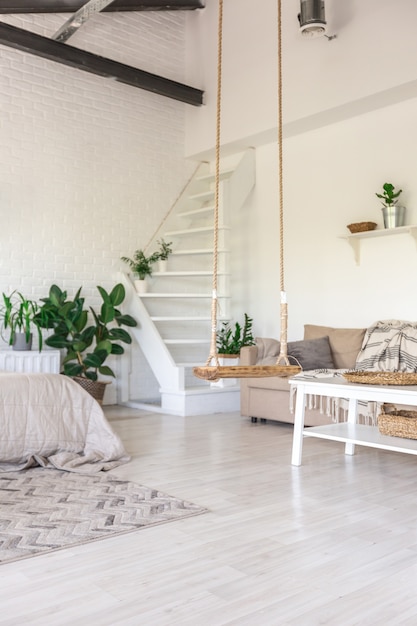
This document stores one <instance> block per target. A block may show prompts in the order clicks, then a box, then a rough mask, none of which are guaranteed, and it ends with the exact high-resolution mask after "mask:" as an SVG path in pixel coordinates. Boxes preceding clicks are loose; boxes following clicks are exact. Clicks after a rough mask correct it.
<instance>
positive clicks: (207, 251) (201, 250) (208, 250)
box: [171, 248, 229, 256]
mask: <svg viewBox="0 0 417 626" xmlns="http://www.w3.org/2000/svg"><path fill="white" fill-rule="evenodd" d="M218 252H219V254H225V253H226V252H229V251H228V250H226V249H225V248H221V249H219V250H218ZM189 254H191V255H193V254H210V255H213V248H199V249H196V250H173V252H172V255H171V256H177V255H184V256H185V255H189Z"/></svg>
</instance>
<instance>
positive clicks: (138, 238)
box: [0, 12, 195, 401]
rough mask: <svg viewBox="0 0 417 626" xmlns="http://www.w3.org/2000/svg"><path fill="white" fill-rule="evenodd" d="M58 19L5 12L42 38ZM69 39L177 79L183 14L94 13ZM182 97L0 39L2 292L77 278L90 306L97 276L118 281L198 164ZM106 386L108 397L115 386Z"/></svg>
mask: <svg viewBox="0 0 417 626" xmlns="http://www.w3.org/2000/svg"><path fill="white" fill-rule="evenodd" d="M3 18H4V19H3ZM67 18H68V15H45V16H44V15H23V16H2V20H3V21H5V22H6V21H7V22H8V23H10V24H12V25H15V26H18V27H21V28H25V29H27V30H31V31H33V32H37V33H38V34H42V35H44V36H51V35H52V34H53V33H54V32H55V31H56V30H57V29H58V28H59V27H60V25H61V24H62V23H63V22H64V21H65V20H66V19H67ZM68 43H69V44H70V45H74V46H77V47H80V48H83V49H88V50H89V51H91V52H94V53H96V54H100V55H102V56H107V57H109V58H113V59H115V60H118V61H121V62H124V63H127V64H130V65H134V66H136V67H139V68H141V69H144V70H146V71H150V72H154V73H157V74H160V75H162V76H166V77H167V78H172V79H173V80H178V81H184V15H183V14H181V12H172V13H165V12H155V13H148V12H146V13H136V14H135V13H120V14H113V13H108V14H100V15H97V16H94V17H93V18H91V20H89V22H87V23H86V24H85V25H84V26H83V27H82V28H81V29H80V30H79V31H78V32H77V33H76V35H75V36H74V37H73V38H72V39H70V40H69V42H68ZM186 106H187V105H184V104H182V103H179V102H176V101H174V100H171V99H168V98H164V97H162V96H157V95H154V94H152V93H148V92H145V91H143V90H139V89H135V88H133V87H129V86H125V85H122V84H120V83H116V82H115V81H112V80H109V79H104V78H100V77H97V76H94V75H92V74H88V73H85V72H81V71H78V70H75V69H72V68H69V67H65V66H63V65H60V64H58V63H54V62H51V61H47V60H44V59H40V58H37V57H35V56H32V55H29V54H26V53H23V52H19V51H15V50H12V49H11V48H7V47H4V46H1V48H0V141H1V144H0V215H1V218H2V227H1V231H0V233H1V234H0V241H1V247H0V290H1V291H5V292H9V291H11V290H13V289H19V290H21V291H23V292H24V293H25V295H27V296H32V297H42V296H44V295H46V294H47V292H48V289H49V286H50V285H51V284H52V283H54V282H55V283H57V284H58V285H60V286H61V287H62V288H65V289H67V290H68V292H69V293H74V292H75V289H76V288H78V287H79V286H80V285H82V286H83V294H84V296H85V297H86V298H87V299H89V302H91V303H92V304H96V303H97V302H98V301H99V300H98V298H97V290H96V285H103V286H104V287H105V288H110V287H111V286H112V285H113V284H115V282H117V280H118V271H119V270H120V269H126V268H125V266H123V264H122V263H121V261H120V260H119V259H120V256H121V255H128V256H130V255H131V254H132V253H133V251H134V250H135V249H136V248H138V247H143V246H145V244H146V243H147V242H148V240H149V238H150V236H151V235H152V233H153V232H154V231H155V229H156V228H157V226H158V224H159V223H160V221H161V219H162V217H163V216H164V214H165V213H166V211H168V209H169V208H170V206H171V204H172V202H173V201H174V199H175V198H176V196H177V194H178V192H179V190H180V189H181V188H182V187H183V185H184V182H185V181H186V180H187V179H188V177H189V175H190V173H191V171H193V169H194V167H195V164H194V163H189V162H186V161H185V160H184V156H183V152H184V147H183V146H184V114H185V107H186ZM140 369H141V371H143V372H144V374H143V376H142V377H138V378H139V379H140V380H139V384H140V385H142V384H143V385H144V388H148V387H149V385H150V384H152V385H153V384H154V382H153V378H152V376H151V375H150V374H149V372H147V368H146V365H145V364H143V363H141V364H140ZM146 372H147V373H146ZM106 394H108V395H107V401H115V398H116V389H115V385H114V384H113V385H112V386H111V388H109V390H108V391H106ZM135 395H136V396H137V395H140V393H139V394H138V393H136V394H135Z"/></svg>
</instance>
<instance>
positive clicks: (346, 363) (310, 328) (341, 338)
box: [304, 324, 366, 369]
mask: <svg viewBox="0 0 417 626" xmlns="http://www.w3.org/2000/svg"><path fill="white" fill-rule="evenodd" d="M365 331H366V328H332V327H331V326H315V325H314V324H306V325H305V326H304V339H318V338H319V337H326V336H327V337H328V338H329V342H330V349H331V351H332V354H333V360H334V364H335V367H336V368H337V369H345V368H347V369H353V368H354V367H355V364H356V357H357V356H358V354H359V351H360V349H361V348H362V342H363V338H364V336H365Z"/></svg>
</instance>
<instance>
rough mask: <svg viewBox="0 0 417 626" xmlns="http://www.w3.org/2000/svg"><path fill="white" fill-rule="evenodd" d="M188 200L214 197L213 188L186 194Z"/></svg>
mask: <svg viewBox="0 0 417 626" xmlns="http://www.w3.org/2000/svg"><path fill="white" fill-rule="evenodd" d="M188 198H189V200H194V201H195V200H198V201H202V200H203V201H204V200H209V199H210V198H214V189H208V190H207V191H203V192H201V193H195V194H194V195H192V196H188Z"/></svg>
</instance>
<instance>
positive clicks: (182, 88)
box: [0, 22, 203, 106]
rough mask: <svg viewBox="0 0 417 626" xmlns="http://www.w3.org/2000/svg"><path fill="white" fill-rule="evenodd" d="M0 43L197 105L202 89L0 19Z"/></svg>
mask: <svg viewBox="0 0 417 626" xmlns="http://www.w3.org/2000/svg"><path fill="white" fill-rule="evenodd" d="M0 44H3V45H4V46H8V47H10V48H14V49H16V50H21V51H23V52H28V53H29V54H34V55H35V56H38V57H42V58H44V59H48V60H50V61H55V62H57V63H61V64H63V65H68V66H70V67H74V68H76V69H79V70H82V71H84V72H89V73H90V74H96V75H97V76H103V77H106V78H113V79H115V80H116V81H118V82H120V83H124V84H125V85H131V86H132V87H138V88H139V89H144V90H145V91H152V92H153V93H156V94H159V95H161V96H166V97H167V98H173V99H174V100H179V101H180V102H186V103H187V104H193V105H194V106H199V105H201V104H202V103H203V92H202V91H201V90H200V89H195V88H194V87H189V86H188V85H183V84H182V83H178V82H175V81H173V80H169V79H168V78H163V77H162V76H157V75H156V74H150V73H149V72H145V71H143V70H140V69H137V68H135V67H132V66H130V65H125V64H124V63H119V62H118V61H112V60H111V59H107V58H105V57H101V56H98V55H97V54H92V53H91V52H86V51H85V50H80V49H79V48H74V47H73V46H69V45H68V44H65V43H60V42H59V41H55V40H54V39H48V38H47V37H42V36H41V35H36V34H35V33H31V32H29V31H27V30H23V29H22V28H16V27H15V26H10V25H9V24H2V23H1V22H0Z"/></svg>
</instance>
